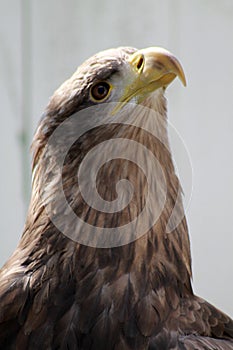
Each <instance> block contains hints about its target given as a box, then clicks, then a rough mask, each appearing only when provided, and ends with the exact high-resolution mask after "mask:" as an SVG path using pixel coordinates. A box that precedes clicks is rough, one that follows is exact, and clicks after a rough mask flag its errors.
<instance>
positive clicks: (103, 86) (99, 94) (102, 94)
mask: <svg viewBox="0 0 233 350" xmlns="http://www.w3.org/2000/svg"><path fill="white" fill-rule="evenodd" d="M110 89H111V86H110V85H109V84H108V83H106V82H99V83H97V84H95V85H94V86H93V87H92V88H91V97H92V98H93V99H94V100H95V101H102V100H104V99H105V98H106V97H107V96H108V94H109V91H110Z"/></svg>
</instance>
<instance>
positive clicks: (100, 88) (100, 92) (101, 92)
mask: <svg viewBox="0 0 233 350" xmlns="http://www.w3.org/2000/svg"><path fill="white" fill-rule="evenodd" d="M106 90H107V89H106V86H103V85H99V86H98V90H97V91H98V95H99V96H102V95H105V93H106Z"/></svg>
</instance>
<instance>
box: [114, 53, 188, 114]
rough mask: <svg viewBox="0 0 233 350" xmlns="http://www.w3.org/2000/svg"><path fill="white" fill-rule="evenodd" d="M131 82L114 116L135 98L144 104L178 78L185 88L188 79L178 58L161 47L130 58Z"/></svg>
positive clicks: (135, 54)
mask: <svg viewBox="0 0 233 350" xmlns="http://www.w3.org/2000/svg"><path fill="white" fill-rule="evenodd" d="M129 64H130V68H131V73H132V74H131V73H130V77H132V79H130V80H131V82H130V84H129V85H128V86H126V88H125V91H124V93H123V96H122V98H121V99H120V102H121V107H120V106H119V108H115V109H114V114H115V113H116V112H117V111H118V110H120V109H121V108H122V107H123V106H124V105H125V104H126V103H127V102H128V101H130V100H131V99H132V98H133V97H135V96H136V97H137V102H138V103H140V102H142V101H143V100H144V99H145V98H146V97H147V96H148V95H149V94H150V93H151V92H153V91H155V90H157V89H159V88H166V87H167V86H168V85H169V84H170V83H171V82H172V81H173V80H174V79H175V78H176V77H179V78H180V80H181V82H182V83H183V85H184V86H186V79H185V75H184V71H183V68H182V66H181V64H180V63H179V61H178V60H177V58H176V57H175V56H174V55H173V54H171V53H170V52H169V51H167V50H165V49H163V48H160V47H150V48H147V49H142V50H139V51H137V52H135V53H134V54H133V55H131V56H130V57H129Z"/></svg>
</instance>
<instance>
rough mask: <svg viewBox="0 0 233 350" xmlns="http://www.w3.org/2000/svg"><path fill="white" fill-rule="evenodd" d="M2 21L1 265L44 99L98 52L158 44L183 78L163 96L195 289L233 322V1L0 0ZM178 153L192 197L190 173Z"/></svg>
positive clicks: (20, 211)
mask: <svg viewBox="0 0 233 350" xmlns="http://www.w3.org/2000/svg"><path fill="white" fill-rule="evenodd" d="M0 15H1V21H0V50H1V51H0V101H1V127H0V143H1V144H0V158H1V171H0V186H1V187H0V191H1V192H0V195H1V203H0V213H1V231H0V232H1V236H0V244H1V245H0V263H1V264H3V263H4V261H5V260H6V259H7V258H8V257H9V255H10V254H11V253H12V251H13V250H14V249H15V247H16V245H17V242H18V240H19V238H20V235H21V233H22V230H23V224H24V220H25V214H26V208H27V200H28V199H26V198H28V189H29V185H28V183H29V181H28V178H29V170H28V164H29V144H30V142H31V140H32V135H33V131H34V130H35V127H36V125H37V123H38V121H39V118H40V116H41V114H42V112H43V109H44V108H45V106H46V104H47V102H48V98H49V96H51V95H52V93H53V91H54V90H55V89H56V88H57V87H58V86H59V85H60V84H61V83H62V82H63V81H64V80H65V79H66V78H68V77H69V76H70V75H71V74H72V73H73V72H74V71H75V70H76V68H77V66H78V65H79V64H80V63H81V62H82V61H83V60H84V59H86V58H88V57H89V56H91V55H92V54H94V53H96V52H98V51H100V50H103V49H106V48H109V47H116V46H122V45H127V46H135V47H138V48H143V47H148V46H163V47H165V48H167V49H169V50H170V51H171V52H173V53H174V54H175V55H176V56H177V57H179V59H180V61H181V62H182V64H183V66H184V69H185V72H186V76H187V80H188V87H187V88H186V89H184V88H183V87H182V86H181V84H180V83H179V82H178V80H177V81H175V82H174V83H173V85H172V86H171V87H170V88H169V91H168V93H167V95H168V101H169V104H168V107H169V119H170V121H171V122H172V124H173V125H174V126H175V127H176V128H177V130H178V132H179V134H180V135H181V137H182V138H183V140H184V142H185V144H186V146H187V149H188V152H189V154H190V159H191V163H192V167H193V192H192V198H191V202H190V205H189V207H188V209H187V217H188V223H189V228H190V235H191V247H192V256H193V271H194V291H195V292H196V294H198V295H201V296H202V297H204V298H206V299H208V300H209V301H210V302H212V303H214V304H215V305H216V306H218V307H219V308H221V309H223V310H224V311H225V312H227V313H228V314H230V315H231V316H233V227H232V219H233V159H232V153H233V112H232V107H233V1H232V0H222V1H218V0H205V1H203V0H189V1H186V0H170V1H169V0H145V1H138V2H137V1H135V0H134V1H126V0H118V1H112V2H110V1H107V0H99V1H94V0H89V1H88V0H86V1H81V0H80V1H78V0H59V1H57V0H56V1H55V0H50V1H45V0H42V1H30V0H25V1H21V2H20V1H13V0H10V1H7V2H6V1H5V2H4V1H0ZM23 136H24V137H23ZM175 153H176V154H175V158H176V160H177V162H178V164H180V167H179V168H180V172H181V174H182V184H183V187H184V191H185V193H188V194H189V193H190V191H191V190H190V181H191V180H190V173H189V171H186V170H187V169H186V164H185V162H184V164H183V168H182V159H181V158H179V157H180V155H179V152H175Z"/></svg>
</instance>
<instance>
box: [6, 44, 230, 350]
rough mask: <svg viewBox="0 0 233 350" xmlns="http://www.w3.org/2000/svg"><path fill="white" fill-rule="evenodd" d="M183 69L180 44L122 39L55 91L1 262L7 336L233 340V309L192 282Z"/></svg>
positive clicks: (30, 342) (226, 343) (46, 340)
mask: <svg viewBox="0 0 233 350" xmlns="http://www.w3.org/2000/svg"><path fill="white" fill-rule="evenodd" d="M176 77H178V78H180V80H181V82H182V83H183V84H184V85H185V84H186V81H185V75H184V71H183V68H182V66H181V64H180V62H179V61H178V59H177V58H176V57H175V56H174V55H173V54H172V53H170V52H169V51H167V50H165V49H162V48H159V47H150V48H146V49H141V50H137V49H135V48H131V47H119V48H116V49H109V50H105V51H102V52H100V53H98V54H96V55H94V56H92V57H91V58H89V59H88V60H86V61H85V62H84V63H83V64H82V65H81V66H79V67H78V69H77V71H76V72H75V73H74V74H73V76H71V78H70V79H68V80H67V81H65V82H64V83H63V84H62V85H61V86H60V88H58V90H57V91H55V93H54V95H53V96H52V97H51V99H50V101H49V103H48V106H47V108H46V109H45V112H44V114H43V116H42V119H41V121H40V123H39V126H38V129H37V131H36V133H35V136H34V140H33V143H32V154H33V159H32V170H33V171H32V195H31V201H30V205H29V209H28V214H27V219H26V223H25V228H24V232H23V235H22V238H21V240H20V242H19V244H18V247H17V248H16V250H15V252H14V253H13V254H12V256H11V257H10V258H9V260H8V261H7V262H6V263H5V265H4V266H3V267H2V269H1V271H0V349H4V350H13V349H19V350H24V349H30V350H32V349H33V350H37V349H45V350H55V349H61V350H65V349H70V350H71V349H72V350H74V349H80V350H89V349H93V350H97V349H98V350H101V349H103V350H104V349H108V350H111V349H114V350H132V349H137V350H146V349H148V350H153V349H161V350H163V349H164V350H165V349H182V350H185V349H187V350H191V349H193V350H194V349H200V350H201V349H212V350H214V349H215V350H226V349H229V350H230V349H233V321H232V319H231V318H230V317H229V316H227V315H226V314H224V313H223V312H221V311H220V310H218V309H217V308H215V307H214V306H213V305H211V304H209V303H208V302H207V301H205V300H203V299H202V298H200V297H198V296H196V295H195V294H194V293H193V289H192V282H191V279H192V271H191V255H190V242H189V235H188V228H187V223H186V218H185V214H184V208H183V204H182V196H183V194H182V189H181V185H180V182H179V180H178V177H177V175H176V170H175V166H174V162H173V159H172V155H171V148H170V143H169V135H168V120H167V106H166V97H165V91H166V88H167V87H168V85H169V84H170V83H171V82H172V81H173V80H174V79H175V78H176Z"/></svg>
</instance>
